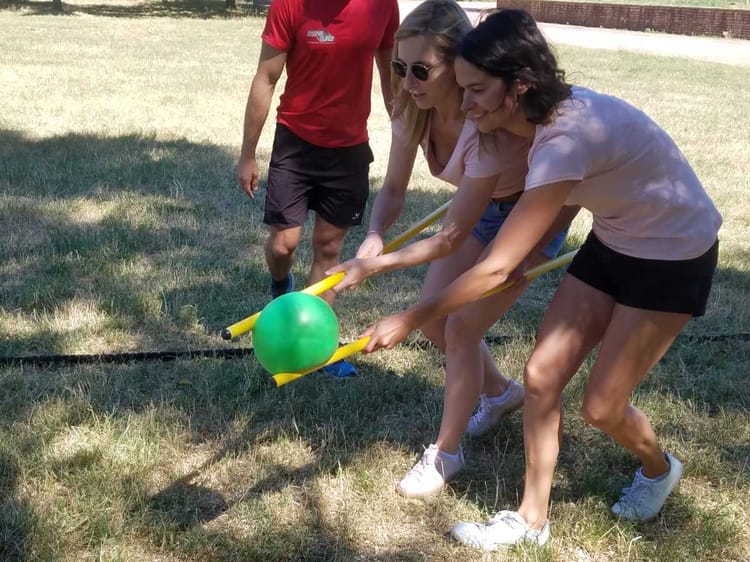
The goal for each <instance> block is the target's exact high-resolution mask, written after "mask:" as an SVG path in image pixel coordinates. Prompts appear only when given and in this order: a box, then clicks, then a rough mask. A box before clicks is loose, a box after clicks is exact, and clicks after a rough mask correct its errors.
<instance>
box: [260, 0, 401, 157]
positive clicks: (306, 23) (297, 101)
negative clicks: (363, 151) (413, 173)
mask: <svg viewBox="0 0 750 562" xmlns="http://www.w3.org/2000/svg"><path fill="white" fill-rule="evenodd" d="M398 22H399V15H398V2H396V0H305V1H304V2H303V1H300V0H274V2H272V3H271V7H270V8H269V11H268V17H267V18H266V26H265V29H264V30H263V41H265V42H266V43H268V44H269V45H270V46H271V47H273V48H274V49H277V50H279V51H285V52H286V53H287V58H286V74H287V81H286V86H285V88H284V93H283V94H282V95H281V103H280V105H279V108H278V113H277V121H278V122H279V123H281V124H282V125H285V126H286V127H288V128H289V129H290V130H291V131H292V132H293V133H294V134H295V135H297V136H298V137H300V138H302V139H304V140H306V141H307V142H309V143H311V144H314V145H316V146H323V147H341V146H353V145H355V144H360V143H363V142H365V141H366V140H367V118H368V116H369V115H370V98H371V97H372V92H371V88H372V67H373V57H374V55H375V53H376V52H377V51H382V50H384V49H390V48H391V47H393V42H394V39H393V34H394V33H395V32H396V28H397V27H398Z"/></svg>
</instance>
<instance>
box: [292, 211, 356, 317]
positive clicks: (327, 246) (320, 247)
mask: <svg viewBox="0 0 750 562" xmlns="http://www.w3.org/2000/svg"><path fill="white" fill-rule="evenodd" d="M348 230H349V228H348V227H346V226H336V225H335V224H331V223H330V222H328V221H326V220H325V219H323V218H321V217H320V215H316V216H315V226H314V227H313V239H312V251H313V261H312V265H311V266H310V277H309V278H308V285H312V284H313V283H317V282H318V281H320V280H321V279H324V278H325V277H326V275H325V272H326V271H327V270H328V269H330V268H332V267H333V266H334V265H336V264H338V263H339V258H340V257H341V249H342V248H343V247H344V237H345V236H346V233H347V231H348ZM290 266H291V264H290ZM320 296H321V297H322V298H324V299H325V300H326V301H327V302H328V304H331V305H332V304H333V299H334V298H335V296H336V293H334V292H333V291H326V292H325V293H323V294H322V295H320Z"/></svg>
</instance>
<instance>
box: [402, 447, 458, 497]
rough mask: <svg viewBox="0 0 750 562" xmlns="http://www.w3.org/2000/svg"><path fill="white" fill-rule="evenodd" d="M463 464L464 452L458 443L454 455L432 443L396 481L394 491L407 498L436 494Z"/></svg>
mask: <svg viewBox="0 0 750 562" xmlns="http://www.w3.org/2000/svg"><path fill="white" fill-rule="evenodd" d="M463 466H464V452H463V449H462V448H461V446H460V445H459V447H458V451H457V452H456V454H455V455H449V454H448V453H444V452H443V451H441V450H440V449H438V446H437V445H435V444H434V443H433V444H432V445H430V446H429V447H427V449H426V450H425V452H424V453H423V454H422V458H421V459H419V461H418V462H417V464H415V465H414V466H413V467H412V468H411V470H410V471H409V472H407V473H406V476H404V478H403V480H401V482H399V483H398V486H396V491H397V492H398V493H399V494H401V495H402V496H404V497H407V498H423V497H426V496H430V495H432V494H436V493H437V492H439V491H440V490H442V488H443V486H445V483H446V482H448V481H449V480H451V479H452V478H453V477H454V476H455V475H456V474H458V471H459V470H461V469H462V468H463Z"/></svg>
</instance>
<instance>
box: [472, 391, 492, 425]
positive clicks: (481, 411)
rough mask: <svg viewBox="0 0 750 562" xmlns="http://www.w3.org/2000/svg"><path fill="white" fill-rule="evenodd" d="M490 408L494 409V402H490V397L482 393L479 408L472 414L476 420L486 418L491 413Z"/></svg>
mask: <svg viewBox="0 0 750 562" xmlns="http://www.w3.org/2000/svg"><path fill="white" fill-rule="evenodd" d="M490 410H492V404H490V399H489V398H487V397H486V396H485V395H484V394H481V395H480V396H479V408H478V409H477V413H476V414H474V415H473V416H472V418H474V420H475V421H480V420H483V419H484V418H485V416H487V415H488V414H489V413H490Z"/></svg>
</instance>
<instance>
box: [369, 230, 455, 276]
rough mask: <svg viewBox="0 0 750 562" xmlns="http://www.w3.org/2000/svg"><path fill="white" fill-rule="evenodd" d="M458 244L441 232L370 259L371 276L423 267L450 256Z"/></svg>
mask: <svg viewBox="0 0 750 562" xmlns="http://www.w3.org/2000/svg"><path fill="white" fill-rule="evenodd" d="M455 248H456V244H455V241H454V240H452V239H451V237H450V236H449V235H448V234H447V233H445V232H443V231H441V232H438V233H437V234H435V235H433V236H430V237H429V238H425V239H424V240H420V241H419V242H415V243H413V244H410V245H408V246H406V247H405V248H403V249H401V250H398V251H397V252H391V253H389V254H383V255H381V256H377V257H373V258H368V260H367V264H368V269H369V272H370V273H369V274H370V275H374V274H377V273H386V272H388V271H394V270H397V269H403V268H406V267H413V266H415V265H421V264H423V263H427V262H430V261H433V260H437V259H440V258H442V257H445V256H447V255H450V254H451V253H453V252H454V251H455Z"/></svg>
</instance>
